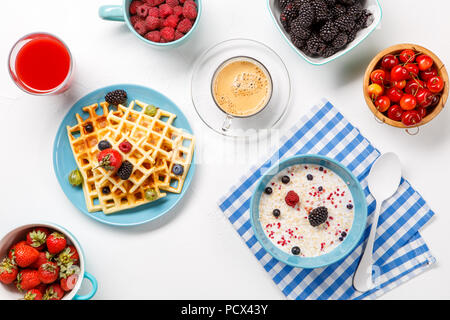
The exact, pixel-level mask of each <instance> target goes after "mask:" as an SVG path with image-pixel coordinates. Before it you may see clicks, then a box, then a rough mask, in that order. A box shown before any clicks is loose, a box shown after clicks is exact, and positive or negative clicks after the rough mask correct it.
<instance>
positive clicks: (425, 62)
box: [416, 54, 433, 71]
mask: <svg viewBox="0 0 450 320" xmlns="http://www.w3.org/2000/svg"><path fill="white" fill-rule="evenodd" d="M416 61H417V63H418V65H419V69H420V70H421V71H425V70H427V69H430V68H431V67H432V66H433V59H431V57H430V56H427V55H426V54H421V55H420V56H418V57H417V58H416Z"/></svg>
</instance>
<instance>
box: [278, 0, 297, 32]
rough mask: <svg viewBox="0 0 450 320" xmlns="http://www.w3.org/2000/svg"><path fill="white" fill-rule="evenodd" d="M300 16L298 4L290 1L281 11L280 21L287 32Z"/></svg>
mask: <svg viewBox="0 0 450 320" xmlns="http://www.w3.org/2000/svg"><path fill="white" fill-rule="evenodd" d="M297 16H298V9H297V7H296V6H294V4H293V3H292V2H290V3H289V4H288V5H287V6H286V8H284V9H283V11H282V12H281V15H280V22H281V25H282V26H283V28H284V30H286V31H287V32H289V31H290V25H291V22H292V21H293V20H294V19H295V18H297Z"/></svg>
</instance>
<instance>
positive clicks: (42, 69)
mask: <svg viewBox="0 0 450 320" xmlns="http://www.w3.org/2000/svg"><path fill="white" fill-rule="evenodd" d="M8 60H9V61H8V63H9V73H10V75H11V78H12V79H13V81H14V82H15V83H16V85H17V86H18V87H19V88H20V89H22V90H23V91H25V92H27V93H30V94H34V95H51V94H58V93H62V92H64V91H65V90H67V89H68V88H69V85H70V81H71V77H72V70H73V59H72V55H71V53H70V51H69V48H68V47H67V46H66V45H65V44H64V42H62V41H61V40H60V39H59V38H57V37H55V36H54V35H51V34H48V33H32V34H28V35H26V36H24V37H22V38H21V39H19V41H17V42H16V44H15V45H14V46H13V48H12V49H11V52H10V54H9V59H8Z"/></svg>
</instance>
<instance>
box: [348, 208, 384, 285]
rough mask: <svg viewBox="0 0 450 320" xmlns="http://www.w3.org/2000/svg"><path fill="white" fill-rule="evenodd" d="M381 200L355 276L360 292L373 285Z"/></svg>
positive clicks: (354, 281)
mask: <svg viewBox="0 0 450 320" xmlns="http://www.w3.org/2000/svg"><path fill="white" fill-rule="evenodd" d="M381 204H382V202H381V201H377V202H376V208H375V211H374V215H373V221H372V226H371V227H370V234H369V237H368V238H367V243H366V247H365V249H364V254H363V256H362V258H361V261H360V262H359V265H358V268H357V269H356V272H355V276H354V277H353V286H354V287H355V289H356V290H358V291H360V292H366V291H368V290H370V289H371V288H372V287H373V280H372V265H373V258H372V254H373V244H374V242H375V235H376V233H377V226H378V218H379V217H380V211H381Z"/></svg>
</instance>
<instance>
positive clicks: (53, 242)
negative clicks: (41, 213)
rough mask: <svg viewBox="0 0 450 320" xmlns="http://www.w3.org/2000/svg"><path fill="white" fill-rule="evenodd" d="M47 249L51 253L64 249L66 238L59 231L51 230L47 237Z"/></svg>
mask: <svg viewBox="0 0 450 320" xmlns="http://www.w3.org/2000/svg"><path fill="white" fill-rule="evenodd" d="M46 243H47V249H48V252H50V253H51V254H56V253H59V252H61V251H62V250H64V248H65V247H66V244H67V240H66V238H65V237H64V235H62V234H61V233H58V232H53V233H52V234H50V235H49V236H48V237H47V241H46Z"/></svg>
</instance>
